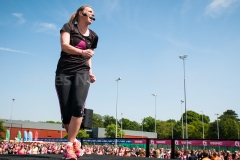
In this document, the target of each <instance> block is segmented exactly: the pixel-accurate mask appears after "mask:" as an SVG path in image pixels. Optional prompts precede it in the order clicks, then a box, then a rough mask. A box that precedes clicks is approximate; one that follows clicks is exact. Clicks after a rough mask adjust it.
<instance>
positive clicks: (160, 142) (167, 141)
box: [149, 140, 171, 145]
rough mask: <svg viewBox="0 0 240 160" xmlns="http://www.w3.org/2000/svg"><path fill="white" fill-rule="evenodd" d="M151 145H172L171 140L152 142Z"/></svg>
mask: <svg viewBox="0 0 240 160" xmlns="http://www.w3.org/2000/svg"><path fill="white" fill-rule="evenodd" d="M149 143H150V144H166V145H171V140H150V142H149Z"/></svg>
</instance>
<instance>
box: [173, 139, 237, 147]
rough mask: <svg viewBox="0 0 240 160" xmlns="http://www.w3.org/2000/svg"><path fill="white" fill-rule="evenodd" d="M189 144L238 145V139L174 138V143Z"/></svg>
mask: <svg viewBox="0 0 240 160" xmlns="http://www.w3.org/2000/svg"><path fill="white" fill-rule="evenodd" d="M187 143H188V145H189V146H226V147H239V145H240V142H239V141H221V140H188V141H186V140H175V145H186V144H187Z"/></svg>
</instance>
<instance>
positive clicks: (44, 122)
mask: <svg viewBox="0 0 240 160" xmlns="http://www.w3.org/2000/svg"><path fill="white" fill-rule="evenodd" d="M44 123H56V124H62V122H55V121H46V122H44Z"/></svg>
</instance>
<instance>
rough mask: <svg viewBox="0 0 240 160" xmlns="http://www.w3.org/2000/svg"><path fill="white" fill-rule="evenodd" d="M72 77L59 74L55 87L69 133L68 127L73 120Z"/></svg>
mask: <svg viewBox="0 0 240 160" xmlns="http://www.w3.org/2000/svg"><path fill="white" fill-rule="evenodd" d="M72 77H73V76H72V75H65V74H57V75H56V78H55V87H56V91H57V95H58V100H59V105H60V112H61V118H62V123H63V124H64V127H65V129H66V131H67V132H68V126H69V123H70V120H71V116H72V115H71V97H72V94H71V90H72V89H71V87H72V79H73V78H72Z"/></svg>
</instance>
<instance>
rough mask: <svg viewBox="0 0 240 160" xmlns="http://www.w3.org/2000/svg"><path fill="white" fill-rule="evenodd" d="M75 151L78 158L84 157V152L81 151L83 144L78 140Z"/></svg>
mask: <svg viewBox="0 0 240 160" xmlns="http://www.w3.org/2000/svg"><path fill="white" fill-rule="evenodd" d="M73 151H74V152H75V154H76V156H77V157H78V158H79V157H82V156H83V152H82V149H81V142H79V141H78V140H75V141H74V142H73Z"/></svg>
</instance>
